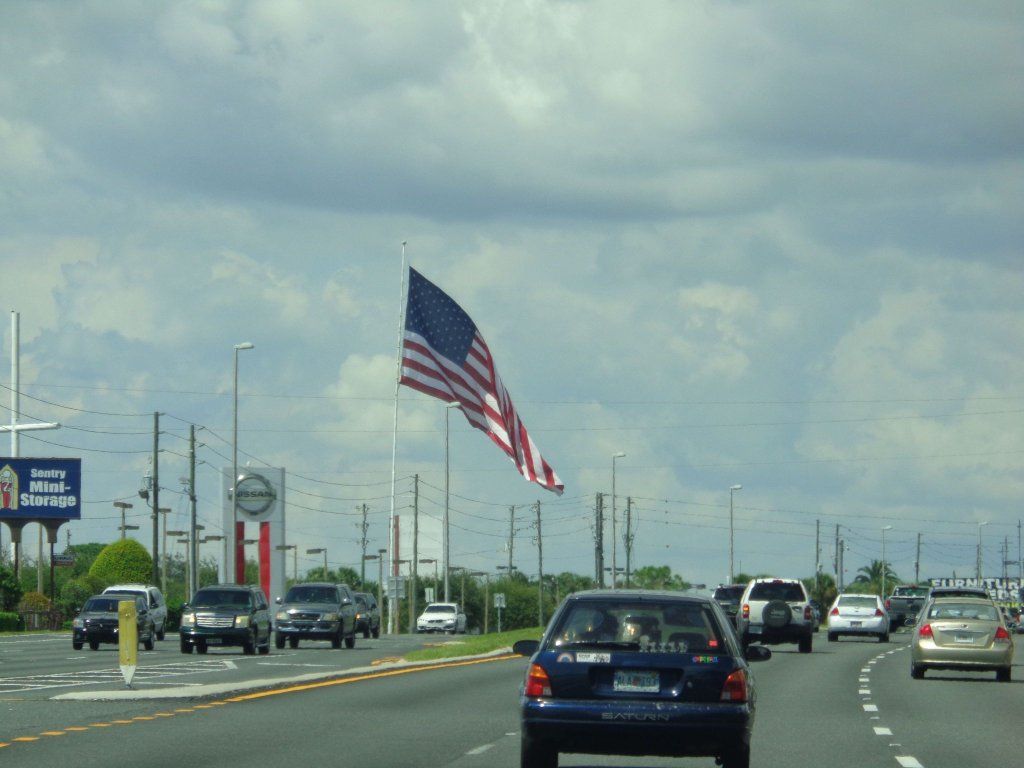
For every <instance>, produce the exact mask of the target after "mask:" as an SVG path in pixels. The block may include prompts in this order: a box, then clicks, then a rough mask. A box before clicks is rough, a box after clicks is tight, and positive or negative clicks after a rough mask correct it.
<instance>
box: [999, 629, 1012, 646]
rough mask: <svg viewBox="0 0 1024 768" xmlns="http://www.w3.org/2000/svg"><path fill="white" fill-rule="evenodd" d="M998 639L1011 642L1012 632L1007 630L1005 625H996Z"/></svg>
mask: <svg viewBox="0 0 1024 768" xmlns="http://www.w3.org/2000/svg"><path fill="white" fill-rule="evenodd" d="M996 640H1002V641H1003V642H1006V643H1008V642H1010V633H1009V632H1007V631H1006V628H1005V627H996Z"/></svg>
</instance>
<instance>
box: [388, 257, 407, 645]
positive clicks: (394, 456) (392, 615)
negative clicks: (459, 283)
mask: <svg viewBox="0 0 1024 768" xmlns="http://www.w3.org/2000/svg"><path fill="white" fill-rule="evenodd" d="M405 243H406V241H405V240H403V241H402V279H401V288H400V289H399V293H398V348H397V350H396V358H397V360H396V362H395V428H394V432H393V433H392V436H391V514H390V516H389V517H388V569H387V571H386V572H385V573H386V574H387V575H388V576H390V575H391V574H392V573H393V571H394V568H393V563H394V561H395V553H394V544H395V465H396V463H397V460H398V387H399V382H400V381H401V379H402V335H403V331H404V330H405ZM396 602H397V601H396V600H394V599H393V598H392V597H390V595H389V596H388V634H394V633H395V631H396V629H397V624H398V621H397V619H398V616H397V613H396V611H395V605H396Z"/></svg>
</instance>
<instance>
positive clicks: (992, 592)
mask: <svg viewBox="0 0 1024 768" xmlns="http://www.w3.org/2000/svg"><path fill="white" fill-rule="evenodd" d="M931 585H932V586H933V587H981V588H983V589H985V590H986V591H987V592H988V596H989V597H991V598H992V599H993V600H995V601H996V602H997V603H1013V602H1017V600H1018V599H1020V598H1019V596H1020V595H1021V589H1022V588H1024V582H1021V580H1020V579H1011V578H1006V579H997V578H990V577H986V578H984V579H981V580H980V581H979V580H978V579H957V578H952V579H932V580H931Z"/></svg>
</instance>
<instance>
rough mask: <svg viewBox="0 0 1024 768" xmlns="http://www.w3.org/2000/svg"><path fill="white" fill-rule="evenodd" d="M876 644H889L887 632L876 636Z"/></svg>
mask: <svg viewBox="0 0 1024 768" xmlns="http://www.w3.org/2000/svg"><path fill="white" fill-rule="evenodd" d="M878 642H880V643H888V642H889V633H888V632H883V633H882V634H880V635H879V636H878Z"/></svg>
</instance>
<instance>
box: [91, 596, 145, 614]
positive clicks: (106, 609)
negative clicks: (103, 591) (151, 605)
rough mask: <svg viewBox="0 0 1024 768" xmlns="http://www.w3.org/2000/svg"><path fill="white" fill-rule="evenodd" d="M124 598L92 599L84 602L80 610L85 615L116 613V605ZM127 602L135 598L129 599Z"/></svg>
mask: <svg viewBox="0 0 1024 768" xmlns="http://www.w3.org/2000/svg"><path fill="white" fill-rule="evenodd" d="M123 599H125V598H121V597H92V598H89V600H88V602H86V604H85V607H84V608H83V609H82V610H83V611H85V612H87V613H117V604H118V603H119V602H120V601H121V600H123ZM127 599H128V600H134V599H135V598H133V597H129V598H127Z"/></svg>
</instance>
